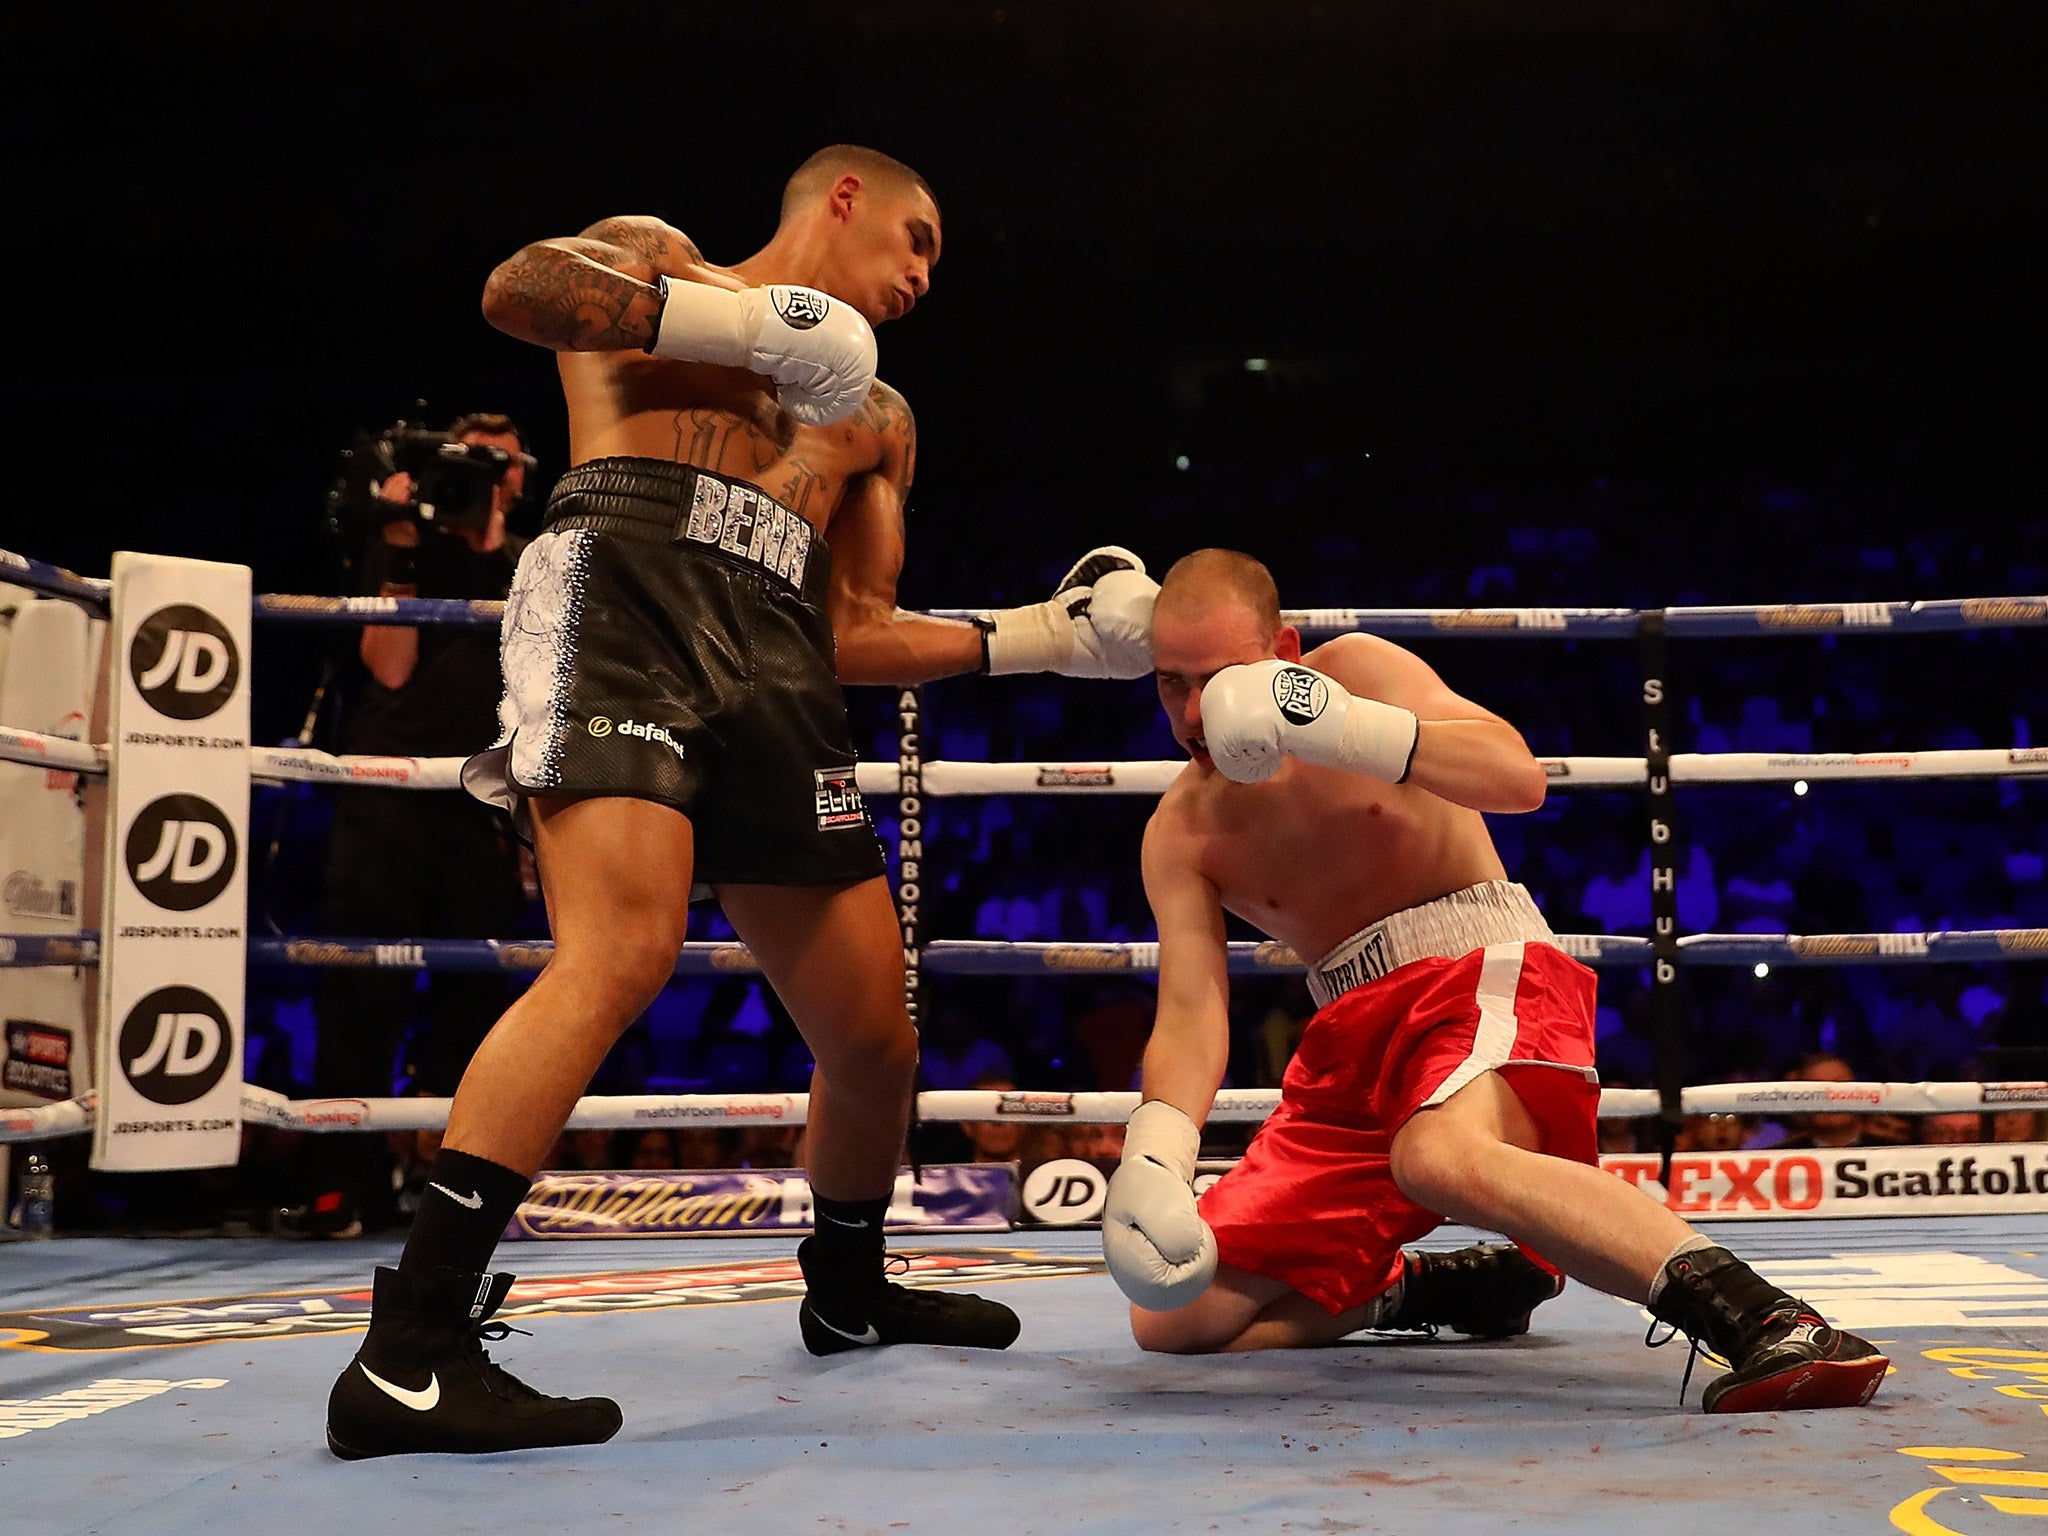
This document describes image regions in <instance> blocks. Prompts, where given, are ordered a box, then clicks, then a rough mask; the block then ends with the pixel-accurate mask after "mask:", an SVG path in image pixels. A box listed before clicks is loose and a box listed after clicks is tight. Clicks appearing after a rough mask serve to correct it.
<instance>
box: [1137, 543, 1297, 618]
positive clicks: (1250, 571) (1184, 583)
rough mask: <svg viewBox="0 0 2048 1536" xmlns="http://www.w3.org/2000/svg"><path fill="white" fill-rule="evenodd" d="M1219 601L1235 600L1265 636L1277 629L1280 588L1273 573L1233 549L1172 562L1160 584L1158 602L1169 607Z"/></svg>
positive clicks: (1200, 552) (1205, 551)
mask: <svg viewBox="0 0 2048 1536" xmlns="http://www.w3.org/2000/svg"><path fill="white" fill-rule="evenodd" d="M1219 597H1228V598H1234V599H1236V600H1237V601H1238V602H1241V603H1243V604H1244V605H1245V607H1247V608H1249V609H1250V610H1251V611H1252V614H1253V616H1254V617H1256V618H1257V619H1258V621H1259V622H1260V623H1261V624H1262V625H1264V626H1265V628H1266V629H1267V631H1268V632H1276V631H1278V630H1279V628H1280V588H1279V586H1278V585H1277V584H1276V583H1275V582H1274V580H1273V573H1272V572H1271V571H1269V570H1267V569H1266V567H1265V565H1264V564H1263V563H1262V562H1260V561H1258V560H1254V559H1253V558H1252V557H1251V556H1250V555H1247V554H1243V553H1240V552H1239V551H1237V550H1234V549H1198V550H1196V551H1195V552H1194V553H1193V554H1191V555H1183V556H1181V558H1180V559H1178V560H1176V561H1174V563H1173V568H1172V569H1171V570H1169V571H1168V572H1167V573H1166V580H1164V581H1163V582H1161V583H1160V584H1159V601H1160V602H1162V603H1165V604H1167V605H1169V606H1172V605H1175V604H1180V603H1192V604H1195V605H1198V606H1204V605H1207V604H1209V603H1212V602H1214V601H1216V600H1217V599H1218V598H1219Z"/></svg>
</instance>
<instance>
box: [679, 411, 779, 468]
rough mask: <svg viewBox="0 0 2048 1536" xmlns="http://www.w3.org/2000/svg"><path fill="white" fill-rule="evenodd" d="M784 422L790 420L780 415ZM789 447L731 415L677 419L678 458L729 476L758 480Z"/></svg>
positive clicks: (681, 415) (691, 413)
mask: <svg viewBox="0 0 2048 1536" xmlns="http://www.w3.org/2000/svg"><path fill="white" fill-rule="evenodd" d="M776 414H777V416H778V417H780V419H782V420H784V421H787V420H788V418H787V417H785V416H782V415H781V413H780V412H777V413H776ZM788 447H789V443H788V441H787V440H780V441H778V440H777V438H776V437H775V436H774V435H772V434H771V433H768V432H764V431H762V430H761V428H760V427H759V426H758V425H757V424H755V423H753V422H749V421H740V420H736V419H735V418H734V417H733V416H732V414H731V413H730V412H728V411H701V410H700V411H682V412H679V413H678V414H677V416H676V457H677V458H678V459H681V460H683V461H685V462H687V463H691V464H701V465H703V466H704V467H705V468H707V469H716V470H719V471H721V472H722V473H725V474H729V475H740V476H743V477H744V478H746V479H749V480H758V479H759V477H760V476H761V474H762V473H763V472H764V471H766V470H768V469H769V468H771V467H772V466H773V465H774V464H775V462H776V461H777V460H778V459H780V458H781V457H782V454H783V452H784V450H786V449H787V448H788Z"/></svg>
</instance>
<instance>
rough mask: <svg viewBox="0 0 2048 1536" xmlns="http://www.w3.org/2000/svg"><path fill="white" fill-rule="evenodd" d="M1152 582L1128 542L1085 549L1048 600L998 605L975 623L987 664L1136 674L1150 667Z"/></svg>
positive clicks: (998, 672)
mask: <svg viewBox="0 0 2048 1536" xmlns="http://www.w3.org/2000/svg"><path fill="white" fill-rule="evenodd" d="M1158 596H1159V583H1158V582H1156V581H1154V580H1153V579H1152V578H1151V577H1150V576H1147V575H1146V574H1145V562H1144V561H1143V560H1140V559H1139V558H1138V557H1137V556H1136V555H1134V554H1132V553H1131V552H1130V551H1129V550H1128V549H1120V548H1118V547H1117V546H1116V545H1114V544H1105V545H1104V546H1103V547H1102V548H1100V549H1091V550H1089V551H1088V553H1087V554H1085V555H1083V556H1082V557H1081V558H1080V559H1079V560H1076V561H1075V562H1074V565H1073V568H1072V569H1071V570H1069V571H1068V572H1067V574H1066V575H1065V576H1063V577H1062V578H1061V579H1060V584H1059V586H1058V587H1057V588H1055V589H1054V591H1053V595H1052V598H1051V600H1050V601H1048V602H1043V603H1033V604H1032V605H1031V606H1030V607H1028V608H1003V609H998V610H997V611H996V612H994V613H989V614H984V615H983V616H982V617H981V618H980V619H979V620H978V621H977V622H978V623H979V624H980V625H981V630H982V633H983V635H984V636H986V637H987V641H988V671H989V673H990V675H991V676H997V677H1000V676H1002V675H1004V674H1006V673H1011V672H1057V673H1059V674H1061V675H1062V676H1063V677H1143V676H1144V675H1145V674H1146V673H1147V672H1150V671H1151V670H1152V603H1153V600H1154V599H1155V598H1157V597H1158Z"/></svg>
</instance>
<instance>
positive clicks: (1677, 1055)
mask: <svg viewBox="0 0 2048 1536" xmlns="http://www.w3.org/2000/svg"><path fill="white" fill-rule="evenodd" d="M1641 622H1642V629H1641V644H1642V661H1643V747H1644V750H1643V757H1644V788H1645V789H1646V790H1647V791H1648V794H1649V812H1650V935H1651V938H1650V944H1651V961H1650V1026H1651V1064H1652V1071H1653V1075H1654V1076H1655V1078H1656V1087H1657V1105H1658V1108H1657V1152H1658V1158H1659V1167H1660V1177H1661V1178H1662V1180H1663V1183H1664V1187H1665V1188H1666V1189H1669V1188H1670V1187H1671V1154H1672V1153H1673V1151H1674V1150H1676V1148H1677V1143H1678V1127H1679V1123H1680V1121H1681V1120H1682V1119H1683V1118H1684V1110H1683V1108H1682V1107H1681V1104H1680V1094H1681V1092H1682V1090H1683V1087H1684V1082H1685V1077H1684V1061H1683V1054H1684V1044H1685V1010H1684V1001H1683V999H1682V997H1681V996H1680V993H1679V990H1678V857H1677V836H1676V833H1675V830H1674V829H1675V827H1676V819H1675V816H1674V803H1673V798H1672V794H1671V699H1670V690H1669V689H1668V688H1667V687H1666V684H1665V678H1664V663H1665V654H1664V650H1665V648H1664V638H1665V632H1664V610H1663V609H1661V608H1646V609H1644V610H1643V613H1642V620H1641Z"/></svg>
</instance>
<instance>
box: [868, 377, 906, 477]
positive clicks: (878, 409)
mask: <svg viewBox="0 0 2048 1536" xmlns="http://www.w3.org/2000/svg"><path fill="white" fill-rule="evenodd" d="M860 409H861V421H862V424H863V425H865V426H866V427H867V429H868V430H869V431H871V432H873V433H874V434H875V436H876V437H878V438H881V439H882V440H883V441H884V442H887V441H888V440H889V439H891V438H894V439H895V440H896V441H898V442H900V443H901V444H902V445H903V483H904V484H905V485H908V484H910V481H911V478H912V476H913V475H915V474H916V472H917V418H916V417H915V416H913V415H911V413H910V402H909V401H908V400H905V399H904V398H903V396H902V395H901V394H899V393H898V392H897V391H896V390H894V389H891V388H890V387H889V386H888V385H887V384H884V383H882V382H880V381H879V380H877V381H876V383H875V387H874V388H873V389H871V390H869V391H868V397H867V399H866V400H864V401H862V402H861V408H860Z"/></svg>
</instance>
